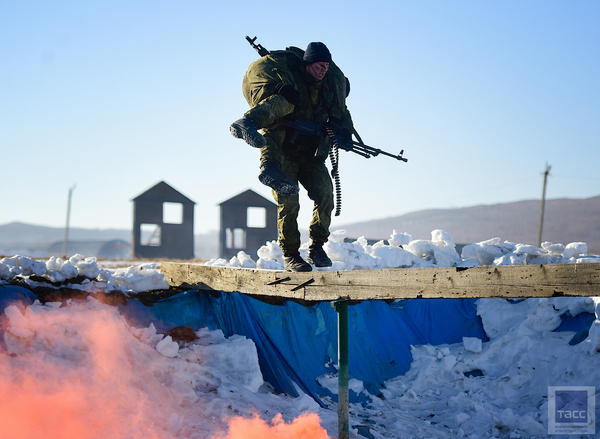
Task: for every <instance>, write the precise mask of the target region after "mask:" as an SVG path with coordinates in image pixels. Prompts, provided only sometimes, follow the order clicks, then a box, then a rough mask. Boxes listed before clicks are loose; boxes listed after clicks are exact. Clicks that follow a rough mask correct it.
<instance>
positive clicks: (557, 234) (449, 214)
mask: <svg viewBox="0 0 600 439" xmlns="http://www.w3.org/2000/svg"><path fill="white" fill-rule="evenodd" d="M540 208H541V201H540V200H530V201H518V202H514V203H504V204H493V205H483V206H474V207H465V208H460V209H432V210H422V211H419V212H413V213H408V214H406V215H401V216H397V217H390V218H384V219H379V220H372V221H365V222H360V223H353V224H348V225H345V226H340V227H338V228H339V229H345V230H346V232H347V236H349V237H352V238H358V237H360V236H364V237H365V238H367V239H388V238H389V237H390V234H391V233H392V231H393V230H396V231H397V232H399V233H402V232H406V233H409V234H410V235H412V237H413V239H431V232H432V231H433V230H435V229H442V230H444V231H446V232H448V233H449V234H450V235H452V237H453V238H454V241H455V242H456V243H462V244H471V243H474V242H480V241H484V240H487V239H490V238H495V237H499V238H500V239H502V240H503V241H511V242H515V243H522V244H532V245H536V244H537V239H538V227H539V219H540ZM544 212H545V213H544V227H543V230H542V242H544V241H550V242H554V243H562V244H568V243H570V242H576V241H581V242H586V243H587V244H588V251H589V253H593V254H599V253H600V196H597V197H593V198H586V199H556V200H547V201H546V207H545V210H544Z"/></svg>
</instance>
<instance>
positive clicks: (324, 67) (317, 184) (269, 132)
mask: <svg viewBox="0 0 600 439" xmlns="http://www.w3.org/2000/svg"><path fill="white" fill-rule="evenodd" d="M242 89H243V92H244V97H245V98H246V100H247V101H248V104H249V105H250V107H251V109H250V110H249V111H248V112H246V113H245V114H244V116H243V117H242V118H241V119H239V120H236V121H235V122H233V123H232V124H231V126H230V131H231V133H232V134H233V136H234V137H237V138H240V139H244V141H246V143H248V144H250V145H252V146H253V147H255V148H260V174H259V176H258V178H259V180H260V182H261V183H263V184H265V185H267V186H269V187H270V188H271V189H272V190H273V197H274V199H275V201H276V202H277V204H278V219H277V227H278V229H279V246H280V247H281V250H282V251H283V255H284V266H285V269H286V270H288V271H311V270H312V267H311V266H310V265H309V264H308V263H307V262H306V261H304V259H302V257H301V256H300V253H299V251H298V250H299V248H300V232H299V231H298V222H297V218H298V211H299V209H300V203H299V196H298V193H299V187H298V183H300V184H302V186H303V187H304V188H305V189H306V191H307V193H308V196H309V198H310V199H311V200H312V201H313V202H314V207H313V217H312V221H311V223H310V226H309V238H310V240H311V243H310V246H309V251H308V258H307V259H308V262H309V263H310V264H313V265H315V266H316V267H330V266H331V265H332V262H331V259H329V257H328V256H327V254H326V253H325V251H324V250H323V244H324V243H325V242H327V239H328V237H329V225H330V224H331V212H332V210H333V207H334V201H333V184H332V182H331V177H330V176H329V172H328V170H327V167H326V166H325V163H324V162H325V159H326V158H327V155H328V152H329V147H330V143H331V139H330V137H328V136H323V137H319V136H309V135H305V134H299V133H297V132H294V131H293V130H291V129H289V128H286V127H285V126H282V125H278V124H277V121H278V120H279V119H282V118H285V119H287V120H288V121H294V120H298V119H306V120H310V121H313V122H317V123H327V122H335V123H336V124H337V125H339V126H341V127H342V134H341V136H340V137H341V138H342V140H345V139H350V137H351V134H350V133H351V132H352V131H353V127H352V118H351V116H350V113H349V111H348V109H347V108H346V97H347V93H348V90H349V83H348V80H347V78H346V77H345V76H344V74H343V73H342V71H341V70H340V69H339V68H338V67H337V66H336V65H335V63H334V62H333V61H332V59H331V53H330V52H329V49H328V48H327V47H326V46H325V44H323V43H319V42H314V43H310V44H309V45H308V47H307V48H306V51H302V50H301V49H299V48H297V47H288V48H287V49H286V50H281V51H272V52H270V53H269V54H267V55H265V56H262V57H261V58H260V59H259V60H257V61H255V62H254V63H252V64H251V65H250V67H249V68H248V71H247V72H246V75H245V76H244V79H243V83H242ZM259 129H262V134H261V133H260V132H259V131H258V130H259Z"/></svg>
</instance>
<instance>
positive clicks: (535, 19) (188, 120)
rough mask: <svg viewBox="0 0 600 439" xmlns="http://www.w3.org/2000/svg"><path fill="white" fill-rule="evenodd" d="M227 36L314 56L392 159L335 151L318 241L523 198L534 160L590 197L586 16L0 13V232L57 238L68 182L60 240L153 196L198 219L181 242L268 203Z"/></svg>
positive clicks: (595, 69) (594, 190)
mask: <svg viewBox="0 0 600 439" xmlns="http://www.w3.org/2000/svg"><path fill="white" fill-rule="evenodd" d="M245 35H249V36H251V37H252V36H255V35H257V36H258V42H259V43H261V44H262V45H264V46H265V47H267V48H268V49H282V48H284V47H285V46H288V45H294V46H298V47H301V48H305V47H306V45H307V44H308V43H309V42H311V41H322V42H324V43H325V44H327V46H328V47H329V49H330V50H331V52H332V54H333V58H334V60H335V61H336V63H337V64H338V65H339V66H340V67H341V68H342V70H343V71H344V73H345V74H346V76H348V77H349V78H350V81H351V84H352V92H351V94H350V96H349V98H348V106H349V108H350V111H351V113H352V115H353V118H354V122H355V125H356V128H357V130H358V131H359V133H360V134H361V136H362V138H363V140H365V142H367V143H368V144H371V145H373V146H376V147H379V148H382V149H385V150H388V151H390V152H394V153H396V152H398V151H399V150H400V149H404V150H405V156H406V157H407V158H409V162H408V163H401V162H397V161H395V160H392V159H389V158H386V157H377V158H372V159H370V160H365V159H363V158H361V157H359V156H357V155H353V154H348V153H342V154H343V155H342V158H341V177H342V190H343V207H342V216H341V217H339V218H336V219H335V220H334V223H333V226H332V228H335V227H337V226H338V225H343V224H346V223H353V222H357V221H364V220H369V219H378V218H385V217H390V216H397V215H402V214H405V213H409V212H414V211H417V210H422V209H429V208H449V207H466V206H473V205H478V204H494V203H498V202H510V201H518V200H523V199H539V198H540V197H541V192H542V182H543V178H542V172H543V171H544V168H545V165H546V162H548V163H549V164H550V165H551V166H552V170H551V176H550V179H549V182H548V190H547V197H548V198H563V197H567V198H587V197H592V196H596V195H599V194H600V172H599V171H598V169H599V165H600V2H598V1H595V0H587V1H569V2H566V1H552V0H545V1H502V2H490V1H485V2H483V1H450V0H444V1H427V0H425V1H418V2H417V1H389V0H386V1H378V0H374V1H369V2H356V1H329V2H323V1H321V0H319V1H303V2H294V3H292V2H279V1H268V2H266V1H262V2H261V1H256V2H251V1H250V2H249V1H227V0H224V1H219V2H207V1H152V0H144V1H141V0H140V1H126V0H125V1H123V0H122V1H102V2H84V1H80V0H78V1H56V2H47V1H4V2H2V3H1V5H0V40H1V41H2V44H1V45H0V84H1V86H0V151H1V154H2V156H1V160H0V169H1V174H2V177H3V181H4V188H5V189H4V190H3V191H2V208H1V209H0V224H5V223H8V222H12V221H21V222H27V223H33V224H41V225H48V226H58V227H61V226H63V225H64V223H65V218H66V205H67V198H68V192H69V188H70V187H72V186H73V185H74V184H76V185H77V186H76V188H75V190H74V192H73V201H72V213H71V226H73V227H88V228H130V227H131V225H132V210H133V205H132V203H131V200H132V199H133V198H134V197H136V196H137V195H139V194H141V193H142V192H144V191H145V190H146V189H148V188H150V187H151V186H153V185H154V184H156V183H157V182H159V181H161V180H164V181H166V182H167V183H169V184H170V185H172V186H173V187H174V188H176V189H177V190H179V191H180V192H182V193H183V194H184V195H186V196H188V197H189V198H191V199H192V200H194V201H195V202H196V203H197V205H196V211H195V212H196V218H197V219H196V233H203V232H206V231H208V230H216V229H217V228H218V224H219V209H218V204H219V203H220V202H222V201H225V200H227V199H229V198H231V197H233V196H235V195H237V194H239V193H240V192H243V191H245V190H246V189H249V188H250V189H253V190H254V191H256V192H258V193H260V194H261V195H263V196H265V197H266V198H269V199H271V195H270V191H269V190H268V189H267V188H266V187H265V186H262V185H261V184H260V183H259V182H258V180H257V173H258V151H257V150H255V149H253V148H251V147H250V146H248V145H246V144H245V143H244V142H243V141H241V140H237V139H234V138H233V137H232V136H231V135H230V134H229V129H228V126H229V124H230V123H231V122H232V121H233V120H235V119H237V118H239V117H240V116H241V115H242V114H243V113H244V112H245V111H246V110H247V104H246V102H245V100H244V98H243V96H242V93H241V79H242V77H243V75H244V73H245V71H246V69H247V67H248V65H249V64H250V63H251V62H252V61H254V60H255V59H256V58H257V57H258V55H257V54H256V52H255V51H254V50H253V49H252V48H251V47H250V46H249V45H248V43H247V42H246V41H245V39H244V37H245ZM302 202H303V206H304V207H303V210H302V212H301V218H300V222H301V224H300V226H301V228H305V227H307V225H308V221H309V217H310V211H311V207H310V203H309V201H308V199H307V198H303V200H302ZM390 232H391V231H390ZM407 232H409V233H410V230H407Z"/></svg>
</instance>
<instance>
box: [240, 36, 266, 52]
mask: <svg viewBox="0 0 600 439" xmlns="http://www.w3.org/2000/svg"><path fill="white" fill-rule="evenodd" d="M246 40H248V42H249V43H250V45H251V46H252V47H254V49H255V50H256V51H257V52H258V54H259V55H260V56H266V55H268V54H269V53H270V52H269V51H268V50H267V49H265V48H264V47H263V46H261V45H260V44H254V42H255V41H256V37H254V38H250V37H249V36H248V35H246Z"/></svg>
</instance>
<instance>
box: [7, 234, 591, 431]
mask: <svg viewBox="0 0 600 439" xmlns="http://www.w3.org/2000/svg"><path fill="white" fill-rule="evenodd" d="M343 235H344V233H343V232H336V233H334V234H333V236H332V238H333V239H332V240H331V241H330V242H329V243H328V244H327V247H326V251H327V252H328V254H329V255H330V257H331V258H332V259H333V260H334V262H335V263H334V267H333V269H337V270H341V269H352V268H383V267H423V266H474V265H482V264H483V265H490V264H495V265H500V264H502V265H508V264H512V265H514V264H523V263H528V264H535V263H543V264H547V263H580V262H600V258H598V257H597V256H590V255H587V248H586V246H585V244H583V243H573V244H568V245H566V246H563V245H561V244H551V243H545V244H544V245H542V248H536V247H534V246H530V245H522V244H514V243H502V242H501V241H500V240H499V239H492V240H489V241H486V242H483V243H476V244H472V245H470V246H467V247H465V248H464V249H463V251H462V255H461V256H459V255H458V254H457V253H456V250H455V247H454V243H453V241H452V238H451V237H450V236H449V235H448V234H446V233H444V232H442V231H434V232H433V233H432V240H431V241H412V240H411V239H410V237H409V236H408V235H406V234H398V233H395V232H394V233H393V234H392V236H391V237H390V240H388V243H384V242H381V243H377V244H375V245H373V246H369V245H367V244H366V241H364V240H358V241H357V242H355V243H344V242H343V240H344V239H343V238H344V236H343ZM400 246H402V248H401V247H400ZM303 251H304V252H305V251H306V245H304V246H303ZM258 253H259V254H258V256H259V258H258V260H257V261H256V262H254V261H253V260H252V258H250V257H249V256H248V255H245V254H239V255H238V256H237V257H236V258H232V259H231V260H230V261H224V260H221V261H218V260H216V261H211V264H213V265H214V264H216V265H229V266H233V267H235V266H238V267H242V266H243V267H250V266H252V267H258V268H267V269H273V268H276V269H278V268H280V266H279V265H277V264H280V263H281V261H280V251H279V252H278V248H277V246H276V245H275V243H267V244H266V245H265V246H264V247H263V248H262V249H261V250H259V252H258ZM157 267H158V266H157V265H156V264H144V265H140V266H134V267H129V268H121V269H110V268H101V267H100V266H99V265H98V263H97V262H96V261H95V260H94V259H93V258H84V257H82V256H80V255H76V256H74V257H72V258H70V259H69V260H68V261H65V260H61V259H58V258H51V259H50V260H48V261H35V260H32V259H29V258H25V257H19V256H15V257H12V258H5V259H2V260H0V287H1V286H2V283H4V284H6V283H7V281H9V280H11V279H12V280H14V279H16V278H18V279H21V280H23V281H24V282H28V283H29V284H31V285H32V286H37V285H43V284H44V282H58V281H62V282H67V283H68V279H72V278H74V277H76V276H83V277H85V278H86V280H84V281H83V282H82V283H78V284H74V285H71V287H73V288H79V289H82V290H85V291H89V292H98V291H100V292H111V291H122V292H125V293H127V292H135V291H147V290H155V289H162V288H167V285H166V282H165V280H164V276H162V275H161V273H160V271H159V270H158V269H157ZM0 291H1V290H0ZM477 309H478V314H479V315H480V316H481V318H482V321H483V325H484V328H485V330H486V333H487V334H488V336H489V338H490V341H489V342H485V343H482V342H481V341H480V340H479V339H473V338H465V339H464V340H463V342H462V343H457V344H453V345H442V346H431V345H425V346H414V347H413V348H412V354H413V363H412V365H411V369H410V370H409V371H408V372H407V373H406V374H405V375H403V376H398V377H396V378H393V379H390V380H388V381H387V382H386V383H385V388H384V389H383V391H382V393H383V397H381V398H379V397H376V396H373V395H367V396H368V398H367V400H369V401H370V402H368V403H364V404H351V406H350V425H351V426H357V425H360V426H361V427H360V428H352V429H351V437H362V436H360V435H359V434H362V435H364V436H367V437H374V438H469V439H476V438H489V437H502V438H511V439H515V438H542V437H548V407H549V400H548V395H549V386H595V385H596V383H599V382H600V355H597V354H598V352H599V351H600V298H552V299H528V300H525V301H518V302H514V303H513V302H508V301H506V300H503V299H480V300H478V301H477ZM567 312H568V313H569V314H570V315H572V316H576V315H578V314H580V313H582V312H588V313H595V315H596V320H595V322H594V323H593V325H592V327H591V329H590V332H589V336H588V337H587V338H586V339H585V340H584V341H583V342H581V343H579V344H576V345H570V344H569V341H570V340H571V339H572V338H573V336H574V332H552V331H553V330H554V329H556V328H557V327H558V326H559V325H560V323H561V318H560V316H561V315H562V314H565V313H567ZM3 313H4V314H3V316H2V318H1V319H0V324H1V325H2V329H3V339H4V342H5V345H6V349H7V352H4V353H2V352H0V370H2V374H0V437H1V438H3V439H17V438H19V439H21V438H25V439H28V438H45V439H58V438H78V439H87V438H90V439H91V438H135V439H138V438H140V439H141V438H150V439H152V438H160V439H171V438H178V439H183V438H188V439H199V438H228V439H233V438H236V439H238V438H249V439H253V438H260V439H267V438H286V439H287V438H306V439H308V438H311V439H313V438H316V439H320V438H327V437H332V438H333V437H337V412H336V406H335V403H333V402H331V401H328V400H327V399H325V401H326V402H327V403H328V404H329V405H330V409H329V410H328V409H323V408H321V407H319V405H318V404H317V403H316V402H315V401H314V400H312V399H311V398H310V397H309V396H307V395H302V396H300V397H297V398H292V397H289V396H286V395H282V394H276V393H275V392H273V391H272V388H271V387H270V385H269V384H268V383H265V382H264V381H263V377H262V374H261V372H260V368H259V365H258V356H257V350H256V347H255V345H254V343H253V342H252V341H251V340H249V339H246V338H244V337H241V336H232V337H229V338H225V337H224V336H223V333H222V332H221V331H218V330H216V331H211V330H208V329H200V330H199V331H197V332H196V335H197V337H198V339H197V340H196V341H194V342H189V343H180V344H178V343H176V342H175V341H173V340H172V339H171V337H169V336H165V335H164V334H157V332H156V329H155V328H154V326H152V325H151V326H150V327H145V328H144V327H142V328H136V327H132V326H130V325H128V324H127V322H126V321H125V319H124V317H123V316H122V315H120V314H119V312H118V309H117V308H116V307H112V306H109V305H105V304H102V303H100V302H99V301H98V300H96V299H94V298H93V297H91V296H90V297H88V298H87V299H84V300H71V299H69V300H66V301H64V302H59V303H45V304H41V303H39V302H36V303H34V304H33V305H31V306H28V307H25V306H23V305H22V304H20V303H16V304H14V305H10V306H8V307H6V309H4V310H3ZM350 372H351V371H350ZM319 382H320V383H321V384H322V385H323V386H325V387H328V388H330V390H331V391H332V392H334V393H336V381H335V378H333V379H332V377H331V376H323V377H319ZM351 385H352V387H353V388H354V389H355V390H357V391H359V392H360V391H361V389H362V386H361V383H360V382H357V381H356V380H353V382H351ZM362 392H365V393H366V391H365V390H364V389H362ZM592 436H593V435H591V436H589V435H588V436H584V435H571V436H570V437H572V438H574V437H592ZM564 437H567V436H564Z"/></svg>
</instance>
